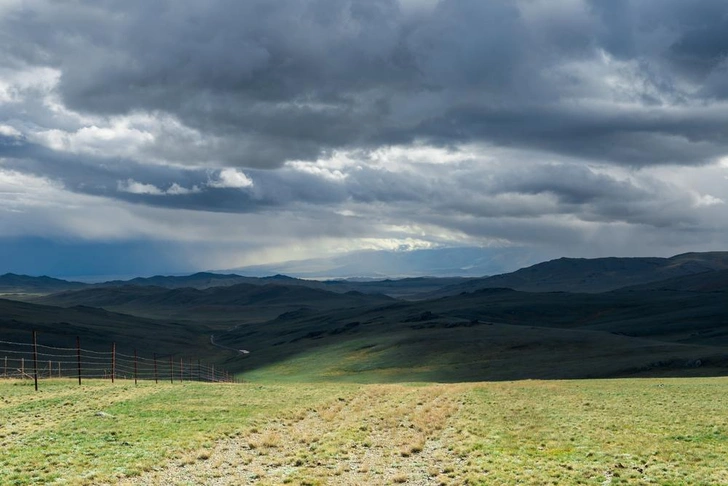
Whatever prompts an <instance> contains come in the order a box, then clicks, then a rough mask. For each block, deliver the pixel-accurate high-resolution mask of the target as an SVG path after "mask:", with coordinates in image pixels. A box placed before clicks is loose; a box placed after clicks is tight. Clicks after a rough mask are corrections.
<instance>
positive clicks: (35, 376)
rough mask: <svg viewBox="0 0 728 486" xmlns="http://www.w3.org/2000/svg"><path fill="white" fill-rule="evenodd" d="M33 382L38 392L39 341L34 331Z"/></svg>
mask: <svg viewBox="0 0 728 486" xmlns="http://www.w3.org/2000/svg"><path fill="white" fill-rule="evenodd" d="M33 381H34V382H35V391H38V339H37V333H36V332H35V331H33Z"/></svg>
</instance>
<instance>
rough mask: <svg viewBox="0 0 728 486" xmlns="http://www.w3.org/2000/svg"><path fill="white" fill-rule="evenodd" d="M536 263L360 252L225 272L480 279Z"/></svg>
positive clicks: (489, 254)
mask: <svg viewBox="0 0 728 486" xmlns="http://www.w3.org/2000/svg"><path fill="white" fill-rule="evenodd" d="M537 261H539V259H538V258H537V257H535V256H534V254H533V253H532V252H530V251H529V250H527V249H523V248H439V249H429V250H411V251H384V250H382V251H360V252H353V253H348V254H346V255H341V256H335V257H331V258H317V259H310V260H298V261H290V262H282V263H276V264H270V265H254V266H247V267H241V268H235V269H231V270H226V271H234V272H240V273H244V274H246V275H256V276H264V275H273V274H277V273H278V274H285V275H291V276H294V277H299V278H311V279H330V278H350V277H370V278H378V279H385V278H405V277H428V276H429V277H456V276H457V277H482V276H484V275H493V274H499V273H503V272H510V271H513V270H516V269H518V268H521V267H523V266H525V265H529V264H532V263H535V262H537Z"/></svg>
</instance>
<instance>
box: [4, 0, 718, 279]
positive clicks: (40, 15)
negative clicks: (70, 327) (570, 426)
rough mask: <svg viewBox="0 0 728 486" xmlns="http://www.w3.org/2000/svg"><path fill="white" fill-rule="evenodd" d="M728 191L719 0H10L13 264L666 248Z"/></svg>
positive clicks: (692, 246) (160, 264)
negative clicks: (480, 251) (391, 252)
mask: <svg viewBox="0 0 728 486" xmlns="http://www.w3.org/2000/svg"><path fill="white" fill-rule="evenodd" d="M726 201H728V2H726V1H725V0H691V1H690V2H686V1H684V0H603V1H600V0H508V1H501V0H489V1H483V0H440V1H437V0H277V1H275V2H271V1H269V0H247V1H244V2H242V1H238V0H207V1H205V2H200V1H197V0H127V1H124V2H117V1H104V0H98V1H59V0H48V1H46V0H0V251H1V252H2V254H1V255H0V273H2V272H5V271H13V272H16V273H28V274H52V275H59V276H61V275H91V274H139V275H143V274H153V273H165V272H167V273H175V272H177V273H178V272H186V271H196V270H205V269H230V268H239V267H244V266H249V265H265V264H275V263H276V262H283V261H290V260H303V259H321V258H329V257H332V258H333V257H340V256H342V255H346V254H348V253H350V252H354V253H353V254H354V255H356V254H357V253H356V252H361V251H384V250H386V251H393V252H399V253H401V254H405V253H406V252H410V251H424V250H426V251H432V252H435V253H436V252H437V251H438V250H447V251H448V252H450V253H452V252H453V251H456V250H457V249H459V248H462V249H463V251H466V250H467V251H471V250H472V249H474V248H476V249H481V250H483V251H484V252H486V254H487V252H491V253H492V254H494V255H495V254H503V252H506V253H507V252H514V251H522V252H524V253H523V254H527V255H528V256H529V259H531V260H536V261H537V260H543V259H548V258H552V257H556V256H578V257H596V256H646V255H654V256H669V255H674V254H678V253H682V252H687V251H707V250H725V249H726V248H728V206H727V205H726ZM394 270H396V269H394V268H393V271H394ZM422 271H423V272H424V273H425V274H426V273H427V272H426V269H423V270H422Z"/></svg>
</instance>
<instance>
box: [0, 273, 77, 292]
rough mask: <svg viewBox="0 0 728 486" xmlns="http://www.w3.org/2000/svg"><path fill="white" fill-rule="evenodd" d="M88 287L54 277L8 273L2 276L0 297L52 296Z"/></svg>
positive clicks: (0, 278)
mask: <svg viewBox="0 0 728 486" xmlns="http://www.w3.org/2000/svg"><path fill="white" fill-rule="evenodd" d="M85 287H87V284H84V283H81V282H69V281H66V280H61V279H57V278H52V277H46V276H42V277H30V276H28V275H17V274H15V273H6V274H5V275H0V295H2V294H50V293H54V292H63V291H64V290H77V289H82V288H85Z"/></svg>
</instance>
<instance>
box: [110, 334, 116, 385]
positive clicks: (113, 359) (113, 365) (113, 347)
mask: <svg viewBox="0 0 728 486" xmlns="http://www.w3.org/2000/svg"><path fill="white" fill-rule="evenodd" d="M115 378H116V343H111V383H114V379H115Z"/></svg>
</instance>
